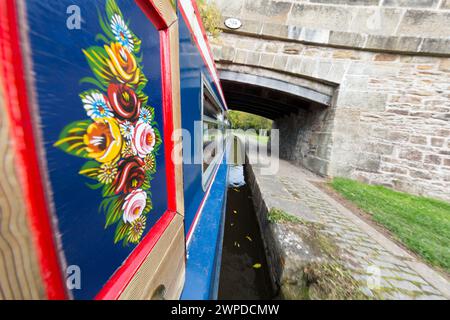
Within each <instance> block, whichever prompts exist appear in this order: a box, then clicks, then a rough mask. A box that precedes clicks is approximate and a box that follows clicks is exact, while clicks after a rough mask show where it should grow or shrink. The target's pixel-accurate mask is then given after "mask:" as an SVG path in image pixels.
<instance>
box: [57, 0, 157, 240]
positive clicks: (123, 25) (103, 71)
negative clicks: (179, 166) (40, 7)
mask: <svg viewBox="0 0 450 320" xmlns="http://www.w3.org/2000/svg"><path fill="white" fill-rule="evenodd" d="M105 11H106V12H105V13H99V23H100V27H101V29H102V31H103V33H101V34H98V35H97V37H96V39H95V40H96V41H97V42H100V43H101V44H102V45H101V46H91V47H89V48H86V49H84V50H83V53H84V55H85V57H86V60H87V63H88V64H89V67H90V69H91V71H92V74H91V75H90V76H88V77H85V78H83V79H81V82H82V83H87V84H89V85H91V86H92V89H90V90H88V91H85V92H81V93H80V102H81V103H80V107H81V108H84V110H85V111H86V119H83V120H79V121H75V122H72V123H70V124H68V125H67V126H66V127H65V128H64V129H63V130H62V132H61V134H60V136H59V139H58V141H57V142H56V143H55V144H54V145H55V146H56V147H58V148H59V149H61V150H63V151H64V152H67V153H69V154H71V155H73V156H77V157H82V158H85V159H86V163H85V164H84V165H83V166H82V167H81V168H80V170H79V174H81V175H83V176H85V177H87V178H89V179H90V180H91V181H90V182H89V183H87V186H88V187H89V188H91V189H93V190H96V192H101V194H102V197H103V200H102V202H101V203H99V211H100V212H101V213H103V214H104V215H105V228H108V227H115V233H114V239H113V241H114V243H119V242H122V244H123V245H124V246H127V245H129V244H137V243H139V242H140V240H141V238H142V235H143V233H144V230H145V227H146V216H147V215H148V214H149V213H150V212H151V210H152V200H151V199H152V197H151V181H152V177H153V175H154V174H155V172H156V155H157V152H158V149H159V148H160V146H161V142H162V139H161V135H160V132H159V130H158V124H157V123H156V121H155V110H154V108H152V107H151V106H150V105H148V96H147V95H146V94H145V93H144V89H145V88H146V85H147V82H148V80H147V78H146V77H145V75H144V74H143V72H142V53H141V48H140V46H141V41H140V39H139V38H138V37H137V36H136V35H135V34H134V33H133V32H132V30H131V29H130V28H129V24H128V23H127V22H126V21H125V19H124V17H123V15H122V13H121V11H120V9H119V7H118V6H117V4H116V2H115V1H114V0H107V1H106V6H105Z"/></svg>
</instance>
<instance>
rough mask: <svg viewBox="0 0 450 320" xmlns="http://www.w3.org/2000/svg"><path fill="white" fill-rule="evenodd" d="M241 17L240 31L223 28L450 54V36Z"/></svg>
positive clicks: (348, 45) (368, 47) (307, 40)
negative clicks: (329, 27)
mask: <svg viewBox="0 0 450 320" xmlns="http://www.w3.org/2000/svg"><path fill="white" fill-rule="evenodd" d="M227 18H229V17H226V16H225V17H223V21H225V20H226V19H227ZM240 20H241V22H242V27H241V28H240V29H238V30H230V29H228V28H226V27H225V24H224V23H222V24H221V29H222V30H223V32H226V33H235V34H242V35H247V36H253V37H258V38H267V39H277V40H285V41H295V42H299V43H306V44H315V45H320V46H331V47H341V48H351V49H356V50H367V51H377V52H378V51H380V52H391V53H403V54H418V55H428V56H445V57H446V56H450V39H448V38H424V37H410V36H381V35H371V34H365V33H354V32H345V31H333V30H326V29H312V28H305V27H301V26H296V25H284V24H275V23H268V22H267V23H266V22H261V21H255V20H250V19H240Z"/></svg>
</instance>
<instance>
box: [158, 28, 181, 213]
mask: <svg viewBox="0 0 450 320" xmlns="http://www.w3.org/2000/svg"><path fill="white" fill-rule="evenodd" d="M160 39H161V67H162V70H161V73H162V80H163V85H162V93H163V112H164V114H163V119H164V138H165V142H164V152H165V155H166V174H167V202H168V208H169V210H171V211H177V197H176V181H175V164H174V162H173V155H172V152H173V149H174V141H173V139H172V135H173V128H174V126H173V110H172V107H173V106H172V104H173V100H172V65H171V61H170V55H171V52H170V35H169V31H168V30H164V31H160ZM177 41H178V39H177Z"/></svg>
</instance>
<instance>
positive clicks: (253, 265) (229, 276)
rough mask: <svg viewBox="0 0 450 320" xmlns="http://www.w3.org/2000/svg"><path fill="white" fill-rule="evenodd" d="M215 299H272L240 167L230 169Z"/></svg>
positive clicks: (253, 214) (255, 225) (259, 238)
mask: <svg viewBox="0 0 450 320" xmlns="http://www.w3.org/2000/svg"><path fill="white" fill-rule="evenodd" d="M227 197H228V198H227V208H226V217H225V228H224V240H223V250H222V265H221V273H220V282H219V293H218V298H219V299H223V300H229V299H248V300H259V299H272V298H274V292H273V290H272V286H271V283H270V276H269V271H268V267H267V261H266V257H265V253H264V247H263V242H262V239H261V233H260V230H259V226H258V221H257V218H256V213H255V209H254V207H253V202H252V199H251V192H250V190H249V187H248V185H247V184H246V177H245V174H244V167H243V166H242V165H234V166H231V167H230V173H229V188H228V196H227Z"/></svg>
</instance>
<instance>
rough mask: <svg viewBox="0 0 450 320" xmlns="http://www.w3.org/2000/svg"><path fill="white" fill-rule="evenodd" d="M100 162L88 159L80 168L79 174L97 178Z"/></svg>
mask: <svg viewBox="0 0 450 320" xmlns="http://www.w3.org/2000/svg"><path fill="white" fill-rule="evenodd" d="M99 169H100V163H98V162H97V161H88V162H86V163H85V164H84V165H83V166H82V167H81V169H80V171H79V174H81V175H83V176H85V177H88V178H91V179H94V180H97V176H98V171H99Z"/></svg>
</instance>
